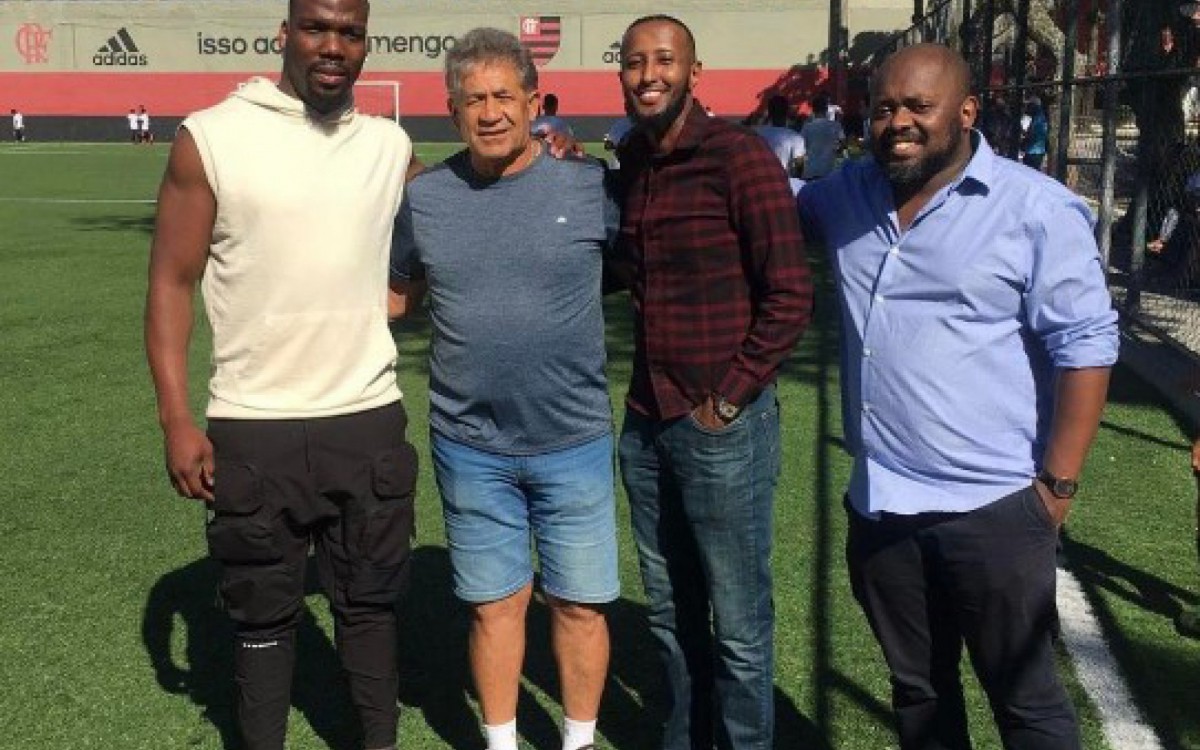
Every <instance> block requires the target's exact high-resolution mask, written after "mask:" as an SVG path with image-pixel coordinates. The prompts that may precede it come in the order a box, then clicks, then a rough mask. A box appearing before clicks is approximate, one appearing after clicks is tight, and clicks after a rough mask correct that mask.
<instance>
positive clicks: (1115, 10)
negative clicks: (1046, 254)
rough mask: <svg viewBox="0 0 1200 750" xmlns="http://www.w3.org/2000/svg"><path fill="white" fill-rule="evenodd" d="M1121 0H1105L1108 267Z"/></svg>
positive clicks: (1104, 252) (1100, 229)
mask: <svg viewBox="0 0 1200 750" xmlns="http://www.w3.org/2000/svg"><path fill="white" fill-rule="evenodd" d="M1123 5H1124V3H1123V2H1122V0H1108V10H1107V13H1106V15H1107V18H1106V19H1105V20H1106V22H1107V25H1108V51H1107V55H1106V59H1107V63H1108V65H1107V68H1106V71H1105V73H1106V75H1105V79H1104V130H1103V133H1104V136H1103V141H1102V143H1103V145H1102V147H1101V151H1100V161H1101V178H1100V215H1099V217H1098V221H1097V222H1096V243H1097V244H1098V245H1099V246H1100V257H1101V258H1103V259H1104V265H1105V267H1106V268H1107V267H1108V260H1109V257H1110V256H1111V255H1112V226H1113V215H1114V213H1115V212H1116V200H1115V197H1116V196H1115V191H1116V185H1117V87H1118V86H1119V85H1120V83H1119V82H1118V81H1117V79H1116V75H1117V74H1118V73H1120V72H1121V10H1122V6H1123Z"/></svg>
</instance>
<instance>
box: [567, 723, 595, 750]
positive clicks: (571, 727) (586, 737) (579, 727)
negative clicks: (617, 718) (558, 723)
mask: <svg viewBox="0 0 1200 750" xmlns="http://www.w3.org/2000/svg"><path fill="white" fill-rule="evenodd" d="M595 741H596V720H595V719H592V720H591V721H575V720H574V719H572V718H570V717H564V718H563V750H579V749H580V748H582V747H587V746H588V745H591V744H593V743H594V742H595Z"/></svg>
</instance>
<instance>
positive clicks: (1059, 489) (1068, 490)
mask: <svg viewBox="0 0 1200 750" xmlns="http://www.w3.org/2000/svg"><path fill="white" fill-rule="evenodd" d="M1078 489H1079V483H1078V482H1076V481H1074V480H1071V479H1058V480H1055V482H1054V487H1052V488H1051V490H1050V491H1051V492H1053V493H1054V494H1055V495H1057V496H1058V497H1061V498H1063V499H1064V500H1065V499H1067V498H1071V497H1074V496H1075V492H1076V491H1077V490H1078Z"/></svg>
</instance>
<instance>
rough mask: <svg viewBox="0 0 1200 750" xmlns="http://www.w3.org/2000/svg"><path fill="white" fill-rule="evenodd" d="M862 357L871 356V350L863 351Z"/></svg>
mask: <svg viewBox="0 0 1200 750" xmlns="http://www.w3.org/2000/svg"><path fill="white" fill-rule="evenodd" d="M863 356H864V357H869V356H871V350H870V349H863Z"/></svg>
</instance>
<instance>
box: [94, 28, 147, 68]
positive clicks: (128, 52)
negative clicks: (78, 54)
mask: <svg viewBox="0 0 1200 750" xmlns="http://www.w3.org/2000/svg"><path fill="white" fill-rule="evenodd" d="M147 62H148V61H147V60H146V55H144V54H143V53H142V51H141V50H140V49H138V46H137V44H136V43H135V42H134V41H133V37H132V36H130V35H129V30H128V29H126V28H124V27H122V28H121V30H120V31H118V32H117V33H116V34H113V35H112V36H111V37H109V38H108V41H107V42H105V43H104V44H102V45H100V49H98V50H96V54H94V55H92V65H104V66H117V67H130V66H136V67H145V66H146V64H147Z"/></svg>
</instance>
